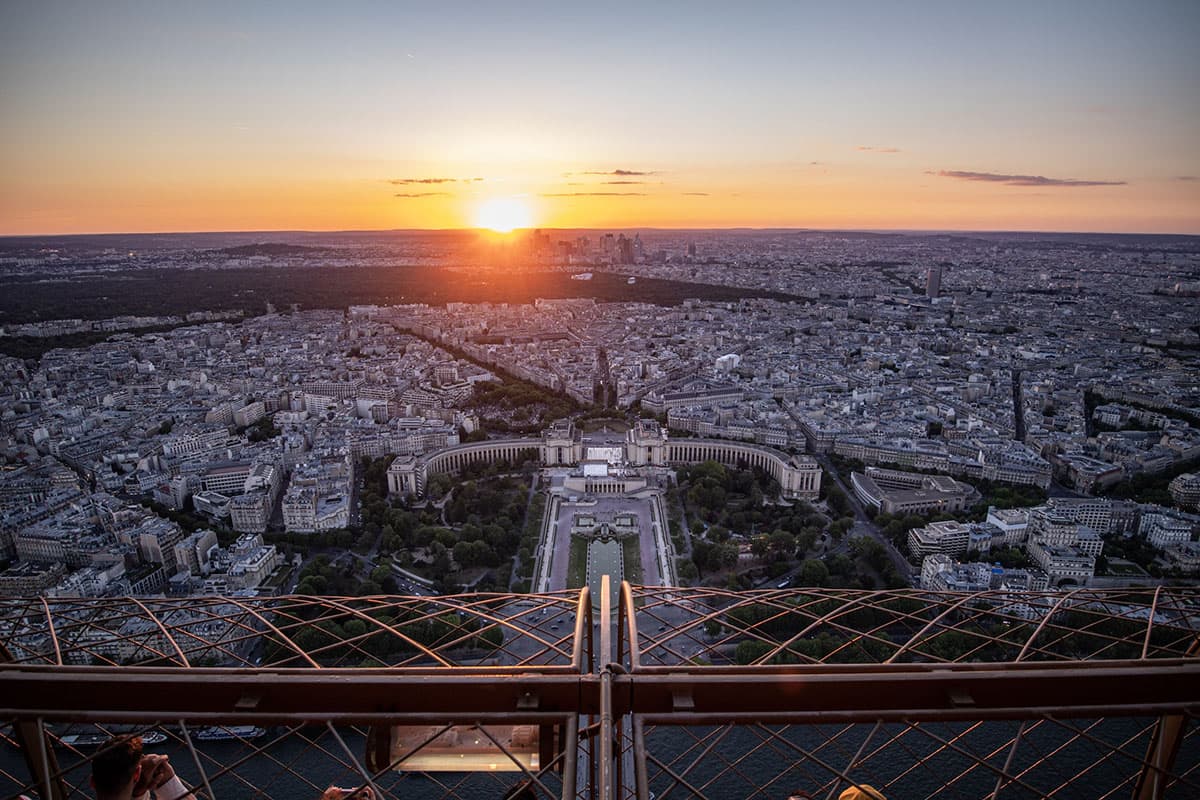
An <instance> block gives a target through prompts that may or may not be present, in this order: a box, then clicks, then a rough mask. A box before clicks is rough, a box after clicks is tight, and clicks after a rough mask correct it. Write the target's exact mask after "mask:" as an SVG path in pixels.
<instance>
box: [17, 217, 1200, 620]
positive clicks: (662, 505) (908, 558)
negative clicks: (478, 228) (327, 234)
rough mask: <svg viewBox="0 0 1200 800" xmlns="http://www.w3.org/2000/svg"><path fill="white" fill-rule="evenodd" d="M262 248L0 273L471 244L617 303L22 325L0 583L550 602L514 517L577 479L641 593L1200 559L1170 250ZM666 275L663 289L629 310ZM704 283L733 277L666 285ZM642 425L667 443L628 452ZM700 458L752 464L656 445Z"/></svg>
mask: <svg viewBox="0 0 1200 800" xmlns="http://www.w3.org/2000/svg"><path fill="white" fill-rule="evenodd" d="M281 236H283V237H286V235H281ZM125 238H127V239H128V238H129V237H125ZM262 238H264V241H263V242H262V243H260V244H258V245H240V246H238V245H229V246H227V247H225V248H217V247H210V248H206V249H193V250H188V249H187V248H186V247H183V246H181V243H178V242H175V241H173V240H171V238H170V237H156V240H155V241H154V242H150V241H146V242H144V243H142V244H143V248H139V249H130V250H129V251H128V254H124V253H122V254H117V253H116V252H115V250H114V248H112V247H109V246H106V245H107V244H108V242H105V241H104V240H103V238H100V239H92V240H89V239H83V240H81V241H78V242H70V241H67V242H65V243H63V242H54V243H40V242H36V241H23V240H10V241H9V242H8V243H7V244H6V248H5V249H6V253H5V255H3V256H2V257H0V258H2V260H3V262H4V264H5V265H6V267H7V268H8V269H9V270H10V271H11V272H12V273H13V274H14V275H15V277H14V276H13V275H10V277H9V278H8V279H7V280H10V281H11V280H16V279H20V280H29V279H37V280H40V281H45V280H47V279H49V280H51V281H53V282H54V283H55V284H59V285H62V284H66V285H69V284H71V283H72V282H73V281H76V280H83V279H87V280H91V279H94V277H95V275H96V274H97V273H101V274H102V273H103V272H104V269H105V268H104V266H103V265H106V264H107V265H114V264H115V265H117V267H119V269H120V270H122V271H123V273H122V274H124V272H137V271H138V270H161V269H164V268H167V269H173V270H181V271H183V270H188V271H195V270H198V269H199V270H207V271H209V272H210V274H211V275H212V276H213V279H212V280H214V281H216V282H218V285H220V284H223V283H225V281H226V276H227V275H229V274H231V273H232V274H237V271H244V270H254V269H258V270H270V269H272V268H276V267H279V266H283V265H287V266H291V267H293V268H296V269H302V270H310V271H314V272H317V273H319V274H320V275H321V278H322V280H328V281H330V282H332V283H333V284H335V285H336V283H337V271H338V269H339V268H349V267H351V266H362V265H356V264H352V263H350V261H351V256H350V255H348V254H349V253H353V252H355V251H356V250H358V249H363V250H370V255H369V256H367V257H365V258H364V261H365V264H366V266H367V267H368V268H370V267H371V266H372V264H375V263H379V262H384V261H387V262H388V263H389V264H391V265H393V268H396V267H395V265H396V264H397V262H399V263H400V264H404V263H407V261H409V260H411V261H412V262H413V263H412V266H413V268H414V269H417V268H420V267H425V266H430V265H432V266H434V267H439V268H444V269H447V270H448V271H449V274H451V275H453V274H454V273H465V272H470V271H475V272H477V273H484V274H486V273H487V271H488V270H492V269H497V268H498V267H496V266H495V265H494V262H493V261H488V260H483V259H489V258H490V259H495V260H501V261H503V263H504V264H505V267H504V269H507V270H518V271H520V272H522V273H524V274H526V275H527V276H528V278H527V281H528V282H529V283H530V284H531V285H533V286H537V285H538V281H539V280H541V279H542V278H543V277H544V276H547V275H550V276H558V277H564V276H565V277H566V279H567V280H569V282H570V284H569V285H572V286H573V287H579V286H582V287H584V288H583V290H582V291H583V292H584V293H586V287H588V286H589V284H590V283H591V282H592V281H594V280H599V279H600V276H605V277H607V278H609V279H610V281H612V280H615V281H616V282H618V283H622V282H623V284H624V286H625V287H626V290H627V291H628V293H629V299H627V300H624V301H621V302H604V301H600V302H598V301H597V300H596V299H595V298H592V297H586V296H582V297H577V296H571V297H566V298H558V297H553V296H548V297H536V298H534V299H533V300H532V302H528V303H507V302H460V301H455V300H452V299H448V300H447V302H445V303H444V304H440V305H439V304H431V303H401V304H385V303H370V304H366V303H364V304H355V305H349V306H346V307H342V308H312V309H309V308H304V307H301V306H299V305H297V304H288V305H287V306H284V304H283V302H282V301H281V302H275V300H276V299H277V298H275V297H273V296H272V294H271V293H270V292H269V291H268V292H265V293H264V294H265V296H254V297H253V305H250V304H249V303H248V302H247V301H248V298H247V297H246V296H245V295H242V294H240V293H237V292H234V291H231V293H230V296H229V297H227V298H226V300H225V304H224V306H223V307H219V308H204V309H194V310H191V311H187V312H185V313H182V314H162V315H154V316H146V315H114V316H111V317H104V318H86V317H75V318H57V319H42V318H40V317H41V314H42V312H41V310H40V309H38V308H37V307H36V306H33V307H31V306H26V307H24V308H22V309H21V310H20V311H19V312H15V313H11V312H10V314H9V316H10V317H11V316H15V315H16V314H17V313H19V314H20V315H21V316H20V318H19V320H17V321H13V322H7V323H6V324H5V326H4V336H3V337H2V338H0V349H10V345H9V343H11V345H12V349H14V352H20V353H21V354H22V355H24V356H25V357H24V358H21V357H16V356H9V357H6V358H5V359H4V361H3V364H2V368H0V374H3V376H4V378H3V380H4V382H3V392H4V394H3V431H4V437H5V439H4V451H3V457H4V473H3V478H2V481H3V483H2V485H0V502H2V503H3V517H2V520H3V521H2V527H0V531H2V536H3V539H2V540H0V547H2V549H3V552H4V555H5V558H6V559H8V562H7V566H6V568H5V570H4V571H3V572H2V573H0V592H2V593H3V594H5V595H8V596H20V595H25V594H30V593H43V594H45V595H47V596H55V597H67V596H83V597H102V596H120V595H125V594H130V593H133V594H172V595H187V594H197V595H211V594H214V593H216V594H226V593H238V594H245V593H251V594H255V593H266V594H272V593H288V592H291V591H293V590H297V588H299V590H300V591H302V592H308V593H321V592H326V591H327V592H329V593H331V594H344V593H349V594H371V593H378V592H380V591H385V592H394V591H397V590H399V589H400V588H401V587H403V588H404V589H405V590H406V591H412V592H417V593H421V592H435V591H438V592H447V591H451V592H452V591H462V590H479V589H491V590H500V591H510V590H512V591H529V590H530V589H531V584H537V585H536V586H534V587H533V588H535V589H538V590H542V591H545V590H553V589H563V588H568V587H570V586H579V585H582V583H583V582H584V580H583V579H584V578H585V577H586V576H585V575H584V572H586V570H583V569H582V568H581V567H580V564H581V563H582V562H583V561H584V560H585V559H584V558H583V556H582V555H577V556H571V557H568V555H567V553H568V552H571V539H572V537H571V536H563V537H557V536H555V535H554V532H553V528H554V526H553V524H551V523H552V521H554V520H550V519H549V518H548V519H547V520H545V521H543V520H541V519H539V518H537V517H538V515H541V514H546V513H551V514H555V515H558V514H565V513H570V514H572V515H573V517H575V516H579V515H580V514H581V513H582V512H581V511H579V510H577V509H579V508H583V507H584V506H586V504H588V503H592V502H595V499H596V498H597V497H598V496H604V498H605V502H606V503H612V502H615V501H616V500H617V499H619V498H625V502H627V503H628V504H632V505H634V506H636V505H639V504H640V505H641V506H642V510H641V511H640V512H639V513H637V514H635V521H634V522H633V523H632V527H631V528H630V529H629V530H628V531H627V532H626V534H627V536H628V537H629V538H631V539H632V540H637V539H639V537H640V538H643V539H646V540H648V542H649V543H648V544H646V546H645V548H644V550H645V554H646V557H645V558H644V559H643V558H642V557H640V555H639V552H640V550H642V549H643V548H639V547H637V546H634V545H633V544H632V543H631V546H630V549H629V557H628V558H627V560H626V562H625V570H626V571H628V572H629V573H630V574H634V575H638V576H643V575H646V574H651V575H655V576H656V578H657V580H658V581H662V582H664V585H674V584H676V583H680V584H683V585H686V584H696V585H704V584H706V585H721V586H724V585H729V586H730V587H735V588H738V587H740V588H752V587H758V586H764V585H768V584H769V585H781V586H782V585H789V584H790V585H794V586H806V585H809V586H822V585H827V586H835V587H836V586H849V587H854V586H864V587H871V586H884V585H890V586H906V585H910V583H911V585H913V586H919V587H922V588H929V589H943V590H944V589H955V590H966V591H972V590H974V591H981V590H987V589H995V588H1000V587H1006V588H1011V589H1013V590H1025V589H1032V590H1043V589H1046V588H1047V587H1049V588H1062V587H1066V586H1070V587H1074V586H1086V585H1092V586H1131V585H1146V586H1149V585H1156V584H1159V583H1162V582H1164V581H1167V582H1190V581H1192V580H1194V579H1195V578H1196V577H1197V576H1198V575H1200V544H1197V543H1196V541H1195V539H1196V538H1197V534H1198V533H1200V516H1198V515H1197V514H1196V512H1197V500H1198V498H1200V474H1198V473H1200V427H1198V420H1200V384H1198V383H1197V376H1198V375H1200V371H1198V370H1197V364H1196V360H1197V357H1198V354H1200V329H1198V327H1200V326H1197V325H1196V320H1197V319H1198V318H1200V314H1198V309H1197V306H1198V305H1200V300H1198V299H1197V297H1198V295H1200V246H1198V244H1197V242H1196V241H1195V240H1194V239H1189V238H1187V237H1164V238H1161V239H1160V238H1158V237H1113V236H1108V237H1105V236H1077V237H1071V236H1067V235H1055V236H1046V237H1037V236H1032V235H1007V236H1005V235H989V234H976V235H970V234H956V235H935V234H887V235H879V234H843V233H836V232H778V233H772V232H763V233H759V234H751V233H735V234H721V233H720V232H712V233H706V232H669V231H647V232H645V236H643V235H642V234H641V233H640V232H639V233H637V234H635V235H633V236H629V237H627V236H626V235H625V234H624V233H616V234H612V233H604V232H589V233H587V234H585V235H572V234H569V233H566V232H549V231H547V232H542V231H531V232H529V233H526V234H514V238H513V240H511V241H508V242H505V243H503V244H502V245H483V246H482V247H483V248H484V249H483V250H482V254H481V251H480V249H479V248H480V246H479V245H476V244H475V243H474V242H473V241H472V240H471V239H470V238H468V237H462V236H460V237H457V238H455V239H451V238H449V237H443V239H444V241H445V242H446V243H448V245H450V246H448V247H447V249H445V250H444V251H439V250H438V249H437V248H433V247H429V248H428V250H427V251H422V249H421V247H420V246H419V242H420V239H421V237H420V236H415V237H409V236H406V235H404V234H395V235H393V236H392V237H390V238H391V240H393V241H394V242H395V246H394V249H392V250H389V249H388V246H387V245H386V243H384V242H383V241H382V240H384V238H385V237H382V236H381V235H374V236H371V237H369V239H368V242H366V243H362V244H359V245H356V244H355V243H354V242H353V241H352V238H351V237H347V236H346V235H340V236H338V237H333V238H332V239H331V242H330V243H328V244H326V245H322V244H320V243H319V242H317V241H316V240H315V239H314V237H313V235H309V236H307V237H305V240H306V242H307V244H305V245H296V244H281V243H273V242H270V241H266V239H268V238H269V237H268V236H266V235H264V236H263V237H262ZM411 239H416V240H417V241H416V242H414V241H411ZM122 244H123V245H124V246H131V245H130V243H129V242H123V243H122ZM497 247H499V248H501V249H500V250H496V249H495V248H497ZM156 248H157V249H156ZM159 250H161V251H162V253H161V255H156V253H158V252H159ZM231 250H233V251H234V253H235V255H231V253H230V251H231ZM243 253H251V255H248V256H244V255H242V254H243ZM476 259H479V260H476ZM331 260H332V263H331ZM114 268H116V267H114ZM399 268H403V267H399ZM653 279H660V280H670V281H674V282H675V283H673V284H671V285H672V286H674V287H679V288H678V291H679V295H678V296H677V297H675V298H673V299H672V300H670V301H665V300H663V299H661V298H659V300H658V302H659V304H652V303H647V302H638V300H637V299H636V298H637V296H638V292H639V284H638V281H639V280H642V281H646V280H653ZM714 283H720V284H722V285H725V286H730V287H736V288H737V289H738V290H745V291H746V292H747V294H746V296H744V297H742V298H741V299H738V300H726V301H711V300H699V299H696V298H694V297H689V296H688V294H687V289H688V287H689V286H695V285H698V284H714ZM1131 287H1135V288H1133V289H1132V290H1131ZM760 290H766V291H770V292H773V293H775V294H773V295H771V296H769V297H768V296H761V295H760V296H756V295H754V294H753V292H755V291H760ZM784 290H789V291H784ZM114 291H115V290H114ZM449 291H450V292H453V288H452V287H451V288H450V289H449ZM280 296H281V297H283V298H286V297H287V292H286V290H281V292H280ZM121 302H122V301H121V300H120V299H119V298H115V299H114V300H113V301H112V304H113V306H115V308H114V310H120V305H121ZM281 309H282V310H281ZM87 311H88V314H89V317H91V316H95V314H96V311H97V309H95V308H89V309H87ZM145 331H152V332H145ZM72 337H74V341H70V340H71V339H72ZM64 342H69V343H71V344H73V345H74V346H68V347H62V346H58V347H56V346H54V345H56V344H60V343H64ZM93 342H94V343H93ZM39 345H41V346H40V347H39ZM18 347H19V348H21V349H20V350H19V351H18V350H16V349H15V348H18ZM31 347H32V348H33V349H32V350H31V349H30V348H31ZM35 353H37V355H34V354H35ZM647 437H649V438H653V439H655V440H656V441H658V442H659V443H660V446H661V445H662V444H663V443H668V442H669V443H670V447H671V448H672V449H671V450H670V451H665V450H664V451H663V454H662V455H657V456H655V457H654V458H653V459H651V458H648V457H647V456H646V455H645V454H644V453H642V454H641V455H639V454H638V453H637V452H635V451H636V450H637V449H638V446H637V445H635V444H633V443H635V442H641V441H642V439H643V438H647ZM691 439H702V440H704V441H706V442H707V441H715V442H729V443H731V445H732V443H745V444H746V445H752V446H753V447H751V448H748V449H740V450H739V449H736V448H732V446H731V447H726V448H724V449H720V448H718V449H716V450H712V451H711V452H709V451H706V452H704V453H700V454H690V455H689V454H687V453H685V452H684V451H683V450H679V452H678V455H675V448H679V447H681V446H682V445H684V444H686V443H688V442H689V440H691ZM554 442H562V443H565V445H566V447H567V448H568V450H567V454H566V455H564V453H563V450H562V447H560V446H559V444H555V443H554ZM627 442H628V444H627ZM489 443H491V444H492V445H495V444H498V443H516V444H517V445H519V446H518V447H516V448H509V449H505V448H503V447H499V446H490V445H489ZM643 449H644V448H643ZM450 452H461V453H463V454H465V455H463V456H462V457H461V458H459V459H458V460H457V461H452V460H450V459H448V458H447V457H446V456H445V454H446V453H450ZM754 452H761V453H763V454H766V455H768V456H771V457H772V458H774V459H775V460H777V461H778V462H779V463H780V464H784V463H785V462H786V466H785V467H781V468H780V469H786V470H788V471H790V472H789V475H790V473H794V472H796V471H797V470H820V472H821V475H820V479H819V480H817V481H815V482H814V484H815V485H814V488H813V489H812V490H809V491H805V492H795V491H791V485H790V483H788V486H787V487H785V490H784V491H781V486H780V484H781V483H785V482H790V481H791V480H793V479H792V478H791V477H790V476H789V477H785V476H784V473H783V472H781V471H779V470H776V471H775V472H774V473H772V472H771V471H770V469H767V468H764V466H763V465H765V464H766V462H765V461H764V462H760V461H754V466H752V465H751V461H752V459H751V458H750V457H749V454H751V453H754ZM689 463H690V464H691V465H692V466H691V467H689V468H688V469H682V470H681V471H680V472H679V473H678V474H676V473H675V472H674V471H673V469H672V468H673V467H677V466H681V465H684V464H689ZM706 464H708V465H709V466H708V468H707V471H706V470H705V469H704V467H705V465H706ZM404 476H407V477H404ZM576 476H578V477H576ZM609 476H611V477H612V478H613V479H614V480H613V481H611V482H610V483H609V484H606V485H604V486H603V487H599V483H598V479H599V478H601V477H609ZM585 477H586V478H587V480H581V479H583V478H585ZM460 478H462V479H468V480H467V481H466V482H465V483H460V481H459V479H460ZM591 484H596V486H592V485H591ZM598 487H599V488H598ZM610 495H615V498H614V497H610ZM646 498H653V499H654V500H655V503H654V504H652V505H651V506H646V505H645V501H646ZM547 499H553V500H554V502H552V503H547V502H546V501H547ZM560 501H561V502H565V503H566V506H565V509H564V508H560ZM581 504H583V505H581ZM631 507H632V506H631ZM650 508H653V509H654V513H653V514H651V513H650V511H649V509H650ZM621 510H622V506H621V505H620V503H619V502H617V504H616V505H615V506H613V513H620V512H621ZM626 510H628V509H626ZM658 515H661V517H662V518H661V519H660V518H659V516H658ZM652 520H653V524H650V523H651V521H652ZM659 525H661V526H662V528H663V529H664V530H668V531H669V534H670V535H669V536H656V534H655V531H657V530H658V526H659ZM577 532H578V531H577ZM576 538H582V539H589V538H592V537H588V536H581V537H576ZM619 538H624V537H619ZM556 555H560V556H561V557H562V560H564V561H566V560H570V561H572V563H573V566H574V567H575V568H574V569H573V570H553V569H551V568H550V566H549V564H550V562H551V561H552V560H553V559H554V557H555V556H556ZM643 561H652V562H653V563H654V564H656V565H659V566H657V567H654V566H653V565H651V564H645V563H642V562H643ZM648 568H649V569H648ZM643 570H645V572H643ZM335 571H336V574H337V579H336V580H334V581H332V582H331V581H329V580H328V577H329V574H332V573H333V572H335ZM618 577H620V574H618Z"/></svg>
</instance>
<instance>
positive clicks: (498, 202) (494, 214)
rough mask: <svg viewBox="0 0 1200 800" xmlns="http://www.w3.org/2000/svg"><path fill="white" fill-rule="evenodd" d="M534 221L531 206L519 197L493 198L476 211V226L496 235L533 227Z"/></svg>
mask: <svg viewBox="0 0 1200 800" xmlns="http://www.w3.org/2000/svg"><path fill="white" fill-rule="evenodd" d="M532 220H533V213H532V212H531V211H530V209H529V206H528V205H526V204H525V203H524V202H522V201H521V199H520V198H517V197H493V198H491V199H489V200H485V201H484V202H483V203H481V204H480V206H479V207H478V208H477V209H476V210H475V226H476V227H478V228H487V229H488V230H490V231H494V232H496V233H512V232H513V231H514V230H516V229H518V228H528V227H531V223H532Z"/></svg>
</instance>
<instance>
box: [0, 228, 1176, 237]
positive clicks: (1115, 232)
mask: <svg viewBox="0 0 1200 800" xmlns="http://www.w3.org/2000/svg"><path fill="white" fill-rule="evenodd" d="M602 230H603V231H616V232H622V231H635V232H636V231H654V232H660V231H661V232H671V231H712V232H720V231H726V232H738V231H749V232H758V233H768V232H772V231H783V232H808V233H896V234H933V233H958V234H965V233H980V234H1010V233H1022V234H1037V233H1045V234H1058V235H1078V236H1185V237H1192V238H1200V231H1197V232H1194V233H1191V232H1179V231H1155V232H1146V231H1130V230H1090V231H1088V230H1067V229H1054V228H838V227H805V226H776V225H772V226H763V227H757V226H749V225H736V226H729V227H722V226H715V227H714V226H679V227H662V226H653V225H641V226H624V227H622V226H594V227H586V226H585V227H573V228H555V227H550V226H534V227H529V228H515V229H513V230H512V231H511V232H509V233H498V232H496V231H492V230H490V229H488V228H480V227H462V226H458V227H445V228H274V229H262V228H244V229H237V230H171V231H87V232H76V233H45V232H43V233H0V240H4V239H38V238H56V239H65V238H76V237H80V238H81V237H86V236H195V235H212V236H218V235H234V234H241V235H245V234H322V233H326V234H354V233H485V234H488V235H495V236H511V235H512V234H515V233H519V232H522V231H562V232H568V231H602Z"/></svg>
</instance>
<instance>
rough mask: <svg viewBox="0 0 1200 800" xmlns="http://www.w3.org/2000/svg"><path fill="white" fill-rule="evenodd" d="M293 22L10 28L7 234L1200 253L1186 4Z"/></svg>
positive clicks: (230, 18)
mask: <svg viewBox="0 0 1200 800" xmlns="http://www.w3.org/2000/svg"><path fill="white" fill-rule="evenodd" d="M286 11H287V13H284V11H283V10H282V9H271V8H270V7H269V6H257V7H255V8H251V9H243V8H240V7H236V6H224V7H223V6H220V5H216V6H205V7H204V8H196V9H181V8H159V7H157V6H146V7H142V6H139V5H137V4H109V5H105V6H104V7H103V8H99V7H97V8H86V7H84V8H79V7H68V6H64V5H55V4H49V5H36V6H35V5H32V4H30V5H20V4H13V5H9V6H6V9H5V11H4V12H2V13H0V16H2V17H3V19H4V22H5V24H4V25H2V26H0V31H2V32H0V54H2V55H0V107H2V108H3V112H4V116H5V118H6V120H7V122H8V124H7V125H6V126H5V128H4V130H2V131H0V175H2V176H3V177H2V178H0V235H45V234H67V233H105V232H166V231H207V230H224V231H234V230H367V229H433V228H463V227H492V228H497V227H499V228H501V229H503V228H509V227H526V226H530V227H545V228H600V227H607V228H726V227H750V228H838V229H866V230H871V229H895V230H922V229H925V230H1014V231H1015V230H1047V231H1096V232H1131V233H1200V179H1198V178H1200V156H1198V154H1197V148H1196V146H1195V142H1196V141H1200V103H1198V102H1197V93H1196V91H1195V86H1197V85H1200V56H1198V55H1197V54H1196V52H1195V50H1194V48H1193V47H1192V46H1191V42H1193V41H1195V38H1196V33H1197V32H1200V12H1198V11H1197V9H1196V8H1195V7H1192V6H1189V5H1187V4H1179V3H1170V2H1163V3H1155V4H1149V5H1146V4H1141V5H1134V4H1111V5H1107V6H1104V7H1099V8H1094V7H1093V5H1092V4H1085V3H1061V4H1057V5H1055V6H1054V7H1053V8H1050V9H1045V8H1039V7H1038V6H1036V5H1033V4H1025V5H1019V6H1016V7H1014V6H1005V7H1004V8H1002V9H993V8H984V7H967V8H960V7H958V6H956V5H948V4H937V3H928V4H922V5H921V6H920V7H918V8H915V9H914V8H907V7H906V8H893V7H890V6H888V5H886V4H879V3H863V4H858V5H855V6H853V7H841V6H839V7H837V8H833V7H826V6H823V5H818V4H804V5H802V6H790V5H788V6H785V5H782V4H773V3H768V4H762V5H758V6H756V7H755V8H754V9H752V10H751V11H750V12H746V11H735V10H733V9H729V8H723V7H720V6H712V7H707V6H703V7H696V6H691V5H689V6H678V7H673V6H660V7H656V8H651V9H641V8H636V7H628V8H618V7H613V8H606V9H604V10H603V11H602V12H601V11H581V10H577V9H576V10H563V9H561V8H556V7H553V6H539V5H536V4H525V5H523V6H521V7H520V8H518V9H495V8H487V7H480V8H473V9H468V8H464V7H459V8H455V9H453V11H438V12H431V11H429V10H427V9H417V8H392V7H384V6H373V5H358V6H356V7H354V8H353V9H351V10H350V11H349V12H347V11H345V10H337V11H335V10H331V9H327V8H323V7H321V6H317V5H305V6H289V7H288V8H287V9H286ZM497 203H500V204H501V207H505V206H507V208H508V209H509V211H508V212H507V213H508V216H507V217H505V219H504V220H501V221H500V222H498V223H497V222H496V221H495V219H494V218H490V217H489V216H488V214H487V213H485V211H484V209H485V208H492V209H494V208H495V207H496V204H497Z"/></svg>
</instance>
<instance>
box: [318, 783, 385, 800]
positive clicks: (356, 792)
mask: <svg viewBox="0 0 1200 800" xmlns="http://www.w3.org/2000/svg"><path fill="white" fill-rule="evenodd" d="M320 800H375V792H373V791H371V787H370V786H356V787H354V788H352V789H341V788H339V787H337V786H330V787H329V788H328V789H326V790H325V792H324V794H322V795H321V798H320Z"/></svg>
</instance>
